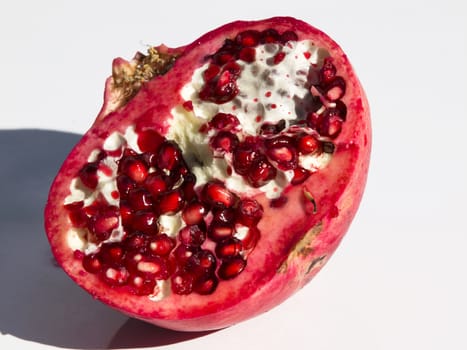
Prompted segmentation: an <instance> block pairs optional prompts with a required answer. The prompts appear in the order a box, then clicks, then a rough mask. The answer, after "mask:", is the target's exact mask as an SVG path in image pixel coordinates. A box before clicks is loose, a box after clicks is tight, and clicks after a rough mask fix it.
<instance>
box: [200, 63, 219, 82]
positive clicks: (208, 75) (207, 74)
mask: <svg viewBox="0 0 467 350" xmlns="http://www.w3.org/2000/svg"><path fill="white" fill-rule="evenodd" d="M220 71H221V67H219V66H218V65H217V64H212V63H211V64H210V65H209V66H208V68H206V70H205V71H204V72H203V78H204V81H206V82H210V81H211V80H213V79H214V78H215V77H216V76H217V75H218V74H219V73H220Z"/></svg>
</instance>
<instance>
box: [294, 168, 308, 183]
mask: <svg viewBox="0 0 467 350" xmlns="http://www.w3.org/2000/svg"><path fill="white" fill-rule="evenodd" d="M310 175H311V172H310V171H309V170H307V169H304V168H302V167H298V168H296V169H294V171H293V178H292V180H291V181H290V183H291V184H292V185H298V184H301V183H303V182H305V180H306V179H308V177H309V176H310Z"/></svg>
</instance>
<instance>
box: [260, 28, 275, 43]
mask: <svg viewBox="0 0 467 350" xmlns="http://www.w3.org/2000/svg"><path fill="white" fill-rule="evenodd" d="M279 39H280V34H279V33H278V32H277V30H275V29H272V28H270V29H265V30H264V31H263V32H261V38H260V41H261V43H262V44H273V43H277V42H278V41H279Z"/></svg>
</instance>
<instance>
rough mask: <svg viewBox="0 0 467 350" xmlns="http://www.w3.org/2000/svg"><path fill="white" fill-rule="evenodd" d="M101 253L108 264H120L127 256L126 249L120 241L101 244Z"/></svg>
mask: <svg viewBox="0 0 467 350" xmlns="http://www.w3.org/2000/svg"><path fill="white" fill-rule="evenodd" d="M99 255H100V256H101V258H102V261H103V262H105V263H106V264H110V265H112V266H114V265H120V264H121V263H122V262H123V259H124V258H125V251H124V249H123V247H122V246H121V244H120V243H105V244H103V245H102V246H101V248H100V251H99Z"/></svg>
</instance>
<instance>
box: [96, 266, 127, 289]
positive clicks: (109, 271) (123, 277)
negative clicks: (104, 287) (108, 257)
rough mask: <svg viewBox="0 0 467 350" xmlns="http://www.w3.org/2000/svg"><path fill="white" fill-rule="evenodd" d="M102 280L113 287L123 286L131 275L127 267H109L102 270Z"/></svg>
mask: <svg viewBox="0 0 467 350" xmlns="http://www.w3.org/2000/svg"><path fill="white" fill-rule="evenodd" d="M100 274H101V278H102V280H103V281H104V282H105V283H107V284H108V285H109V286H111V287H118V286H123V285H125V284H126V282H127V281H128V278H129V277H130V275H129V273H128V271H127V269H126V268H125V267H118V268H116V267H107V268H104V269H103V270H102V271H101V273H100Z"/></svg>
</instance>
